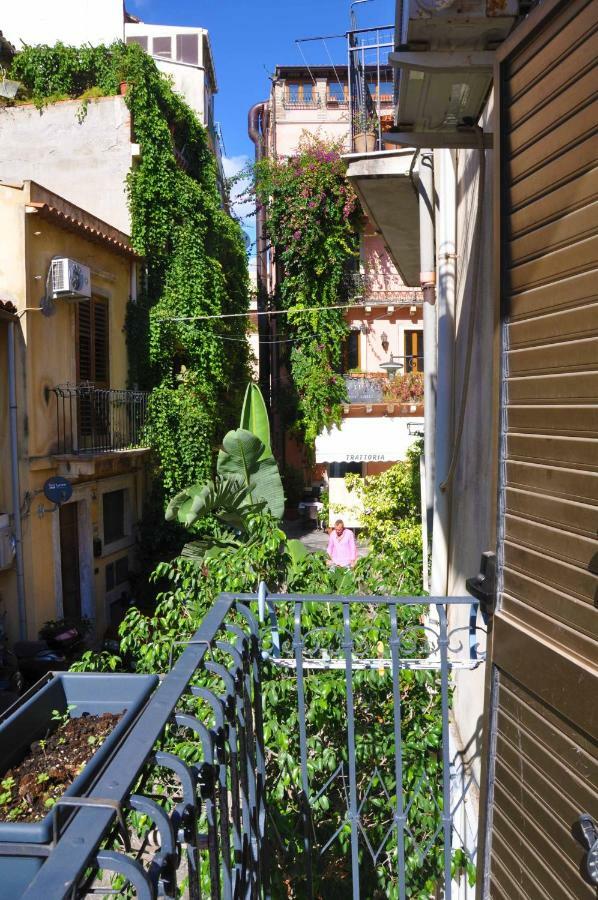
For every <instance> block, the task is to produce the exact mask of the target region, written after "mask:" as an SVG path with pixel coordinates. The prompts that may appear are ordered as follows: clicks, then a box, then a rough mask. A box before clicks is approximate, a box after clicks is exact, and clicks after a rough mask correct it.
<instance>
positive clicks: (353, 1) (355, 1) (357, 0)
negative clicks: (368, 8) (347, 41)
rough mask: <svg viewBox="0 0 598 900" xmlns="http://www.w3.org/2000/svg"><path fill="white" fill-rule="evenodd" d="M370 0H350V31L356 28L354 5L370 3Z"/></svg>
mask: <svg viewBox="0 0 598 900" xmlns="http://www.w3.org/2000/svg"><path fill="white" fill-rule="evenodd" d="M371 2H372V0H351V4H350V7H349V9H350V10H351V13H350V15H351V31H355V30H356V28H357V16H356V15H355V9H354V7H355V6H358V5H359V4H360V3H371Z"/></svg>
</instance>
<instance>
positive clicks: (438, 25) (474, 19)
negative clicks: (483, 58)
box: [397, 0, 519, 50]
mask: <svg viewBox="0 0 598 900" xmlns="http://www.w3.org/2000/svg"><path fill="white" fill-rule="evenodd" d="M518 12H519V2H518V0H404V2H403V7H402V14H403V21H402V28H401V41H400V42H399V41H397V42H398V43H402V44H408V45H410V47H411V48H412V49H416V47H417V45H419V46H420V47H422V46H424V45H425V46H427V48H428V49H430V50H465V49H468V50H490V49H493V47H495V46H496V45H497V44H499V43H500V42H501V41H503V40H504V39H505V37H506V36H507V34H508V33H509V31H510V30H511V28H512V26H513V21H514V18H515V16H517V14H518ZM397 24H398V23H397Z"/></svg>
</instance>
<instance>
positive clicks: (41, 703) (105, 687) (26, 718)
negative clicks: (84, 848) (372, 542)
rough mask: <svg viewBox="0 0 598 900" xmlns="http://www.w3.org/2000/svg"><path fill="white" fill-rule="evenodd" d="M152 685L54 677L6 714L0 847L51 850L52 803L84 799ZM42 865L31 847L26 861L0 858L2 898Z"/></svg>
mask: <svg viewBox="0 0 598 900" xmlns="http://www.w3.org/2000/svg"><path fill="white" fill-rule="evenodd" d="M157 683H158V678H157V677H156V676H155V675H122V674H114V673H110V674H104V673H96V672H90V673H74V672H58V673H52V674H51V675H49V676H48V678H47V680H46V681H45V682H40V685H41V687H40V689H39V690H36V691H35V692H34V693H33V694H32V695H31V696H28V697H26V699H24V702H22V701H21V702H20V703H17V704H15V706H14V707H12V712H11V710H8V711H7V714H5V718H4V721H3V722H2V724H0V819H1V821H0V844H6V843H9V844H19V845H25V846H26V845H28V844H31V845H48V844H49V843H50V841H51V840H52V827H53V816H54V815H55V813H54V811H53V806H54V804H55V803H56V801H57V800H58V799H60V797H62V796H65V797H68V796H75V797H81V796H85V795H86V794H87V793H88V792H89V790H90V789H91V787H92V786H93V784H94V783H95V782H96V781H97V779H98V777H99V776H100V774H101V772H102V771H103V769H104V768H105V765H106V763H107V762H108V760H109V758H110V757H111V755H112V753H113V752H114V750H115V749H116V747H117V746H118V744H119V743H120V741H121V740H122V738H123V737H124V736H125V734H126V733H127V731H128V730H129V728H130V726H131V724H132V723H133V721H134V719H135V718H136V717H137V715H138V713H139V711H140V709H141V708H142V706H143V705H144V704H145V702H146V700H147V698H148V696H149V694H150V693H151V691H152V690H153V689H154V687H155V686H156V684H157ZM111 714H112V715H111ZM100 720H101V726H102V728H101V729H98V728H96V729H95V731H94V730H93V726H95V725H97V724H98V723H100ZM75 721H76V722H80V723H81V724H80V725H77V726H74V722H75ZM90 730H91V734H89V732H90ZM102 730H103V732H104V733H105V737H104V736H103V735H102ZM75 743H76V750H75V746H74V745H75ZM54 744H56V745H60V746H57V747H56V755H57V756H58V757H59V758H60V760H61V761H60V763H59V764H57V762H56V761H55V760H53V759H52V757H51V750H52V748H53V745H54ZM82 744H83V745H85V744H88V748H87V753H86V759H87V762H85V763H81V745H82ZM71 745H73V749H72V750H71ZM69 752H70V753H72V756H71V757H69ZM7 849H8V848H7ZM21 849H22V850H23V849H24V848H21ZM43 861H44V856H43V855H42V854H41V853H40V850H39V849H37V851H36V848H35V847H33V846H32V852H31V855H30V856H29V855H25V854H24V853H23V852H20V853H18V854H15V855H14V856H13V855H4V854H0V883H1V884H2V889H3V892H4V896H6V897H20V896H21V894H22V893H23V891H24V889H25V888H26V886H27V884H28V883H29V882H30V881H31V879H32V878H33V876H34V875H35V873H36V872H37V870H38V869H39V868H40V866H41V865H42V863H43Z"/></svg>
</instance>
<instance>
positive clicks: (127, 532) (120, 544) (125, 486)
mask: <svg viewBox="0 0 598 900" xmlns="http://www.w3.org/2000/svg"><path fill="white" fill-rule="evenodd" d="M133 489H134V484H132V483H131V478H130V477H129V476H126V475H124V476H121V477H120V478H108V479H106V481H105V483H103V484H102V483H99V482H98V529H99V532H100V535H101V538H102V554H101V556H102V558H105V557H108V556H113V555H114V554H115V553H119V552H120V551H121V550H125V549H127V548H129V547H131V546H133V544H134V543H135V534H134V530H133V497H132V491H133ZM120 490H123V491H124V513H123V516H124V523H123V524H124V535H123V537H122V538H118V540H115V541H111V542H110V543H106V542H105V539H104V494H110V493H112V492H113V491H120Z"/></svg>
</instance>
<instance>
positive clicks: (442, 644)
mask: <svg viewBox="0 0 598 900" xmlns="http://www.w3.org/2000/svg"><path fill="white" fill-rule="evenodd" d="M436 609H437V610H438V618H439V637H438V648H439V650H440V690H441V701H442V826H443V831H444V900H451V888H452V884H451V882H452V875H451V862H452V856H453V847H452V816H451V755H450V741H449V735H450V723H449V661H448V645H449V637H448V623H447V615H446V607H445V605H444V603H437V604H436Z"/></svg>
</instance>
